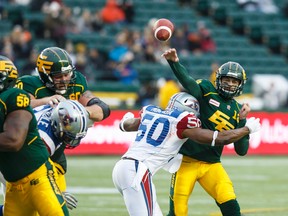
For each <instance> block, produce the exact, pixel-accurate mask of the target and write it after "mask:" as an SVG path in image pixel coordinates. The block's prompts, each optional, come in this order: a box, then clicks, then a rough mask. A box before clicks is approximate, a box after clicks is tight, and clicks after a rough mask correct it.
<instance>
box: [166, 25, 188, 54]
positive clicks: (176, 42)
mask: <svg viewBox="0 0 288 216" xmlns="http://www.w3.org/2000/svg"><path fill="white" fill-rule="evenodd" d="M170 40H171V47H173V48H175V49H176V50H177V51H178V53H179V54H180V55H182V56H187V55H189V50H188V39H187V32H186V25H182V26H180V28H175V31H174V34H173V37H172V38H171V39H170Z"/></svg>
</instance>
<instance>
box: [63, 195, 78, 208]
mask: <svg viewBox="0 0 288 216" xmlns="http://www.w3.org/2000/svg"><path fill="white" fill-rule="evenodd" d="M62 195H63V198H64V199H65V201H66V205H67V208H68V209H70V210H73V209H74V208H76V207H77V204H78V200H77V199H76V197H75V196H74V195H73V194H71V193H69V192H62Z"/></svg>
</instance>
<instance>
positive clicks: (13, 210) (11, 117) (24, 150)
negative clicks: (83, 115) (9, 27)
mask: <svg viewBox="0 0 288 216" xmlns="http://www.w3.org/2000/svg"><path fill="white" fill-rule="evenodd" d="M17 78H18V71H17V68H16V67H15V65H14V64H13V62H12V61H11V60H10V59H8V58H6V57H4V56H0V110H1V112H0V171H1V173H2V174H3V176H4V178H5V179H6V181H7V182H6V186H7V190H6V195H5V203H4V209H5V216H15V215H36V214H37V212H38V213H39V214H40V215H47V216H48V215H58V216H61V215H62V216H64V215H69V212H68V209H67V206H66V204H65V201H64V198H63V196H62V194H61V191H60V190H59V187H58V185H57V183H56V181H55V173H56V168H55V167H54V166H53V163H52V161H51V160H50V159H49V154H48V151H47V148H46V146H45V144H44V143H43V141H42V140H41V138H40V135H39V133H38V128H37V121H36V118H35V116H34V114H33V110H32V108H31V106H30V97H29V95H28V94H27V92H25V91H23V90H21V89H17V88H13V87H14V86H15V83H16V80H17ZM43 203H44V204H43Z"/></svg>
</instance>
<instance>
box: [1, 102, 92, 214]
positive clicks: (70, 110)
mask: <svg viewBox="0 0 288 216" xmlns="http://www.w3.org/2000/svg"><path fill="white" fill-rule="evenodd" d="M33 110H34V114H35V116H36V119H37V125H38V130H39V134H40V136H41V138H42V140H43V141H44V143H45V144H46V146H47V149H48V151H49V153H50V156H53V155H55V154H60V153H61V151H64V150H65V148H69V149H71V148H75V147H77V146H78V145H79V144H80V141H81V139H82V138H83V137H85V135H86V133H87V130H88V128H89V127H90V126H92V124H93V121H91V120H90V119H89V118H88V113H87V111H86V109H85V108H84V107H83V105H81V104H80V103H79V102H78V101H74V100H64V101H61V102H60V103H59V104H58V105H57V106H56V107H51V106H50V105H42V106H39V107H36V108H34V109H33ZM0 182H1V183H2V187H3V188H2V190H3V194H5V179H4V178H3V176H2V174H1V173H0ZM62 193H63V196H64V199H65V200H66V204H67V207H68V208H69V209H70V210H71V209H73V208H76V207H77V202H78V201H77V199H76V198H75V197H74V196H73V195H72V194H71V193H69V192H66V191H64V192H63V191H62ZM1 213H2V211H1V205H0V216H1Z"/></svg>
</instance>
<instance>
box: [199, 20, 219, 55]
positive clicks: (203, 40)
mask: <svg viewBox="0 0 288 216" xmlns="http://www.w3.org/2000/svg"><path fill="white" fill-rule="evenodd" d="M197 25H198V26H197V27H198V34H199V36H200V45H201V50H202V52H204V53H215V52H216V44H215V42H214V40H213V38H212V37H211V33H210V30H209V29H208V28H207V27H206V26H205V23H204V22H201V21H200V22H198V23H197Z"/></svg>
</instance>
